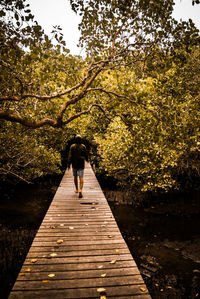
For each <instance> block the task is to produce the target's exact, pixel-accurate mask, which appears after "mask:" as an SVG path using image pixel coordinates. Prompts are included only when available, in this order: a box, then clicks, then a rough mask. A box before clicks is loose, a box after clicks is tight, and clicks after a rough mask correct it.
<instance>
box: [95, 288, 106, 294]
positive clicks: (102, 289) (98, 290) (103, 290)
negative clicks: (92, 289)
mask: <svg viewBox="0 0 200 299" xmlns="http://www.w3.org/2000/svg"><path fill="white" fill-rule="evenodd" d="M105 291H106V289H104V288H98V289H97V292H98V293H102V292H105Z"/></svg>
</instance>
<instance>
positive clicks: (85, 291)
mask: <svg viewBox="0 0 200 299" xmlns="http://www.w3.org/2000/svg"><path fill="white" fill-rule="evenodd" d="M83 196H84V197H83V198H82V199H79V198H78V197H77V194H75V193H74V186H73V177H72V173H71V171H69V172H68V171H66V173H65V175H64V176H63V179H62V181H61V183H60V186H59V188H58V190H57V192H56V194H55V196H54V199H53V201H52V204H51V206H50V207H49V209H48V211H47V214H46V216H45V217H44V219H43V222H42V224H41V226H40V228H39V230H38V232H37V234H36V236H35V239H34V241H33V243H32V245H31V248H30V250H29V253H28V255H27V257H26V259H25V261H24V264H23V266H22V269H21V271H20V273H19V275H18V278H17V280H16V283H15V285H14V287H13V290H12V291H11V293H10V296H9V298H20V299H21V298H29V299H31V298H34V299H35V298H51V297H52V298H53V297H55V298H77V299H78V298H79V299H80V298H99V297H100V294H99V292H97V289H98V288H100V287H103V288H104V289H105V290H106V291H105V292H104V293H105V294H104V295H106V298H138V299H139V298H140V299H143V298H144V299H147V298H150V295H149V293H148V290H147V289H146V286H145V284H144V281H143V279H142V277H141V275H140V273H139V270H138V268H137V265H136V263H135V261H134V260H133V258H132V255H131V254H130V251H129V249H128V247H127V245H126V243H125V242H124V239H123V237H122V235H121V233H120V231H119V228H118V226H117V224H116V221H115V219H114V217H113V214H112V211H111V209H110V207H109V206H108V203H107V201H106V199H105V197H104V194H103V192H102V190H101V188H100V185H99V183H98V182H97V180H96V178H95V176H94V173H93V171H92V169H91V167H90V165H89V164H87V165H86V169H85V184H84V193H83ZM59 240H61V241H59ZM49 274H50V276H48V275H49ZM51 274H53V275H51ZM103 276H104V277H103Z"/></svg>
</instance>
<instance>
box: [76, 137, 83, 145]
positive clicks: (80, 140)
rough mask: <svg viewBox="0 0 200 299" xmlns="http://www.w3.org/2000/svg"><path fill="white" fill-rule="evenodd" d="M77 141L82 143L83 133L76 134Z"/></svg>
mask: <svg viewBox="0 0 200 299" xmlns="http://www.w3.org/2000/svg"><path fill="white" fill-rule="evenodd" d="M75 142H76V143H77V144H80V143H82V138H81V135H76V138H75Z"/></svg>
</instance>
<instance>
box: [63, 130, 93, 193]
mask: <svg viewBox="0 0 200 299" xmlns="http://www.w3.org/2000/svg"><path fill="white" fill-rule="evenodd" d="M85 160H86V161H88V153H87V149H86V146H85V145H84V144H83V143H82V139H81V136H79V135H77V136H76V138H75V144H72V145H71V147H70V150H69V156H68V169H69V168H70V165H71V164H72V170H73V176H74V184H75V188H76V190H75V192H76V193H79V198H82V197H83V193H82V190H83V176H84V168H85ZM78 177H79V181H80V188H78Z"/></svg>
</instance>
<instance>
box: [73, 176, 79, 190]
mask: <svg viewBox="0 0 200 299" xmlns="http://www.w3.org/2000/svg"><path fill="white" fill-rule="evenodd" d="M74 185H75V187H76V190H75V192H76V193H78V177H77V176H74Z"/></svg>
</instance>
